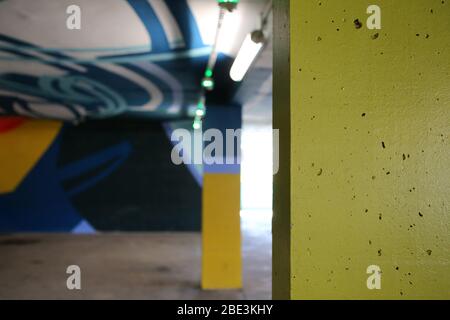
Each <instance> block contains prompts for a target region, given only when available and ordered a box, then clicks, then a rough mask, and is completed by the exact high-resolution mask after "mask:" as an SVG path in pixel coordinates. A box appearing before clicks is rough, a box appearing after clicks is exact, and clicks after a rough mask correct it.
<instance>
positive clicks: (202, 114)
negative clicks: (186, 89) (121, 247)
mask: <svg viewBox="0 0 450 320" xmlns="http://www.w3.org/2000/svg"><path fill="white" fill-rule="evenodd" d="M195 115H196V116H198V117H203V116H204V115H205V110H204V109H197V110H196V111H195Z"/></svg>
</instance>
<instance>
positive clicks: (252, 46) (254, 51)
mask: <svg viewBox="0 0 450 320" xmlns="http://www.w3.org/2000/svg"><path fill="white" fill-rule="evenodd" d="M261 34H262V33H261V32H260V31H254V32H252V33H251V34H248V35H247V37H245V40H244V42H243V43H242V46H241V49H240V50H239V52H238V55H237V57H236V59H235V60H234V63H233V66H232V67H231V70H230V77H231V79H233V81H241V80H242V79H243V78H244V76H245V74H246V73H247V71H248V69H249V68H250V66H251V65H252V63H253V60H255V58H256V56H257V55H258V53H259V51H260V50H261V48H262V46H263V37H261ZM255 40H256V41H255Z"/></svg>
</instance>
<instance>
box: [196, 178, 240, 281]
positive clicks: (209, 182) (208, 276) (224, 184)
mask: <svg viewBox="0 0 450 320" xmlns="http://www.w3.org/2000/svg"><path fill="white" fill-rule="evenodd" d="M202 209H203V210H202V241H203V242H202V245H203V252H202V288H203V289H239V288H242V258H241V231H240V215H239V211H240V175H239V174H205V175H204V177H203V208H202Z"/></svg>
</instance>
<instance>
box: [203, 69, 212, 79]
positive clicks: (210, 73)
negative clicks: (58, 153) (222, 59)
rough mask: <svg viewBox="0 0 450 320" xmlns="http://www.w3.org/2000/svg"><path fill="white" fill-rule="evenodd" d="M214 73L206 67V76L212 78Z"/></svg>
mask: <svg viewBox="0 0 450 320" xmlns="http://www.w3.org/2000/svg"><path fill="white" fill-rule="evenodd" d="M212 75H213V72H212V70H211V69H206V71H205V77H207V78H211V77H212Z"/></svg>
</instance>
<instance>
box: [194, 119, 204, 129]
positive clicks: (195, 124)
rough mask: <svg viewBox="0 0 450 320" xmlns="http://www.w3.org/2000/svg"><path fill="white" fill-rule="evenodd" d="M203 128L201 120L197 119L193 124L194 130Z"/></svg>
mask: <svg viewBox="0 0 450 320" xmlns="http://www.w3.org/2000/svg"><path fill="white" fill-rule="evenodd" d="M201 126H202V122H201V120H198V119H195V120H194V123H193V124H192V128H194V129H195V130H198V129H200V128H201Z"/></svg>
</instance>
